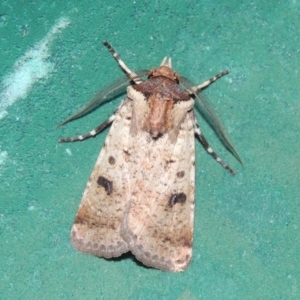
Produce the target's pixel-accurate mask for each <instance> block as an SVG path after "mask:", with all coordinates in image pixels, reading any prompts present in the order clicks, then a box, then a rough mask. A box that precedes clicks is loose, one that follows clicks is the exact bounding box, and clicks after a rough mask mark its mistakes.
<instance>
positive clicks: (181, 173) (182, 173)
mask: <svg viewBox="0 0 300 300" xmlns="http://www.w3.org/2000/svg"><path fill="white" fill-rule="evenodd" d="M184 175H185V172H184V171H179V172H177V177H178V178H183V177H184Z"/></svg>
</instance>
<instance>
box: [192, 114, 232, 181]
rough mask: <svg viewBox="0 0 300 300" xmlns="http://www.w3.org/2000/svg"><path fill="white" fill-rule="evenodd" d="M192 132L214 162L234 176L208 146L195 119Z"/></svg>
mask: <svg viewBox="0 0 300 300" xmlns="http://www.w3.org/2000/svg"><path fill="white" fill-rule="evenodd" d="M194 130H195V135H196V137H197V138H198V139H199V140H200V142H201V144H202V145H203V147H204V149H205V150H206V151H207V152H208V154H210V155H211V156H212V157H213V158H214V159H215V161H217V162H218V163H219V164H220V165H221V166H222V167H223V168H224V169H226V170H227V171H228V172H230V173H231V174H232V175H235V171H234V170H233V169H231V168H230V167H229V166H228V165H227V164H226V163H225V162H224V161H223V160H222V159H221V158H220V157H219V156H218V154H217V153H216V152H215V151H214V150H213V148H212V147H211V146H210V145H209V143H208V142H207V140H206V138H205V137H204V135H203V134H202V132H201V130H200V127H199V125H198V123H197V120H196V118H194Z"/></svg>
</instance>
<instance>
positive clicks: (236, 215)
mask: <svg viewBox="0 0 300 300" xmlns="http://www.w3.org/2000/svg"><path fill="white" fill-rule="evenodd" d="M299 16H300V1H298V0H288V1H258V0H254V1H236V0H228V1H216V0H215V1H209V0H206V1H204V0H203V1H192V0H191V1H188V0H186V1H181V0H180V1H176V3H175V1H154V0H152V1H139V0H136V1H123V0H120V1H90V0H87V1H64V4H62V1H39V0H37V1H30V2H29V1H1V4H0V36H1V37H0V44H1V51H0V70H1V73H0V76H1V80H2V79H3V78H4V77H5V76H6V75H7V74H9V73H11V72H13V70H14V63H15V61H17V59H18V58H19V57H21V56H22V55H24V54H25V52H26V51H28V50H29V49H30V47H32V46H33V45H35V44H36V43H37V42H39V41H40V40H41V39H43V38H44V37H45V36H46V34H47V32H48V31H49V30H50V28H51V27H52V26H53V25H54V24H55V23H56V22H57V20H58V19H59V18H60V17H65V18H68V19H69V20H70V22H71V23H70V25H69V26H68V27H67V28H66V29H64V30H63V31H62V32H61V33H60V34H59V35H57V36H56V37H55V39H54V40H53V42H52V44H51V47H50V54H49V57H48V59H47V61H48V62H51V63H53V64H55V67H54V70H53V71H52V73H51V75H50V76H48V77H47V78H44V79H42V80H40V81H39V82H38V83H36V84H35V85H34V86H32V89H31V90H30V92H29V93H28V95H27V97H26V98H24V99H22V100H20V101H17V102H15V103H14V104H13V105H12V106H10V107H8V108H7V112H8V115H7V116H6V117H5V118H3V119H2V120H0V151H1V156H0V200H1V201H0V226H1V229H0V230H1V231H0V298H1V299H181V300H183V299H184V300H186V299H187V300H192V299H214V300H217V299H272V300H275V299H284V300H286V299H300V271H299V269H300V251H299V248H300V234H299V230H300V218H299V216H300V205H299V200H300V197H299V179H300V176H299V171H300V151H299V138H300V136H299V129H300V126H299V121H300V119H299V116H300V115H299V110H300V104H299V103H300V101H299V94H300V88H299V75H298V74H299V67H300V52H299V50H300V43H299V32H300V18H299ZM104 39H107V40H108V41H110V42H111V43H112V45H113V46H114V47H115V48H116V50H117V51H118V52H119V53H120V55H121V56H122V58H123V59H124V61H125V62H126V63H127V64H128V66H130V67H131V68H132V69H147V68H151V67H153V66H157V65H158V64H159V63H160V62H161V60H162V58H163V57H164V56H171V57H172V59H173V67H174V69H175V70H177V71H178V72H180V73H181V74H182V75H184V76H186V77H188V78H190V79H191V80H192V81H195V82H199V83H200V82H201V81H203V80H205V79H206V78H209V77H211V76H213V75H215V74H216V73H218V72H219V71H221V70H223V69H227V68H228V69H230V71H231V73H230V75H228V76H227V77H224V78H223V79H221V80H219V81H218V82H217V83H215V84H214V85H213V86H211V87H210V88H209V89H208V90H207V91H206V94H207V96H208V97H209V98H210V101H211V103H212V104H213V105H214V107H215V108H216V109H217V110H218V112H219V114H220V116H221V118H222V120H223V123H224V127H225V128H226V130H227V131H228V133H229V135H230V136H231V139H232V141H233V143H234V145H235V147H236V148H237V150H238V152H239V153H240V155H241V156H242V158H243V161H244V165H243V166H241V165H240V164H239V163H238V162H237V161H236V160H235V159H234V157H232V155H231V154H230V153H228V152H227V151H226V150H225V149H224V147H223V145H222V144H221V142H220V141H219V140H218V138H217V137H216V135H215V134H214V132H213V131H212V130H211V129H210V128H209V126H207V125H206V123H205V122H204V121H203V120H201V119H200V124H201V125H202V129H203V131H204V133H205V135H206V137H207V138H208V140H209V142H210V143H211V144H212V146H213V147H214V149H215V150H216V151H217V152H218V153H219V154H220V156H221V157H222V158H223V159H225V161H227V162H228V163H229V164H230V165H231V166H232V167H233V168H234V169H235V170H236V171H237V175H236V176H234V177H233V176H231V175H230V174H228V173H227V172H226V171H225V170H223V169H222V168H221V167H220V166H219V165H218V164H216V163H215V162H214V161H213V159H211V157H210V156H209V155H207V154H206V153H205V151H204V150H203V148H202V147H201V146H200V145H197V160H196V164H197V171H196V188H197V192H196V201H197V205H196V217H195V238H194V240H195V242H194V256H193V261H192V263H191V265H190V267H189V269H188V270H187V271H185V272H183V273H180V274H172V273H167V272H161V271H158V270H154V269H149V268H145V267H143V266H142V265H140V264H138V263H137V262H136V261H135V260H133V259H132V257H130V256H128V257H125V258H124V259H121V260H114V261H109V260H105V259H99V258H96V257H93V256H88V255H84V254H81V253H79V252H77V251H75V250H74V249H73V248H72V246H71V245H70V241H69V230H70V227H71V225H72V222H73V218H74V215H75V213H76V210H77V208H78V205H79V202H80V199H81V195H82V192H83V190H84V188H85V185H86V182H87V179H88V177H89V175H90V173H91V171H92V168H93V165H94V163H95V160H96V158H97V156H98V154H99V151H100V148H101V146H102V144H103V141H104V139H105V136H106V133H107V131H105V132H104V133H103V134H101V135H99V136H97V137H96V138H94V139H89V140H87V141H85V142H81V143H73V144H58V143H57V139H58V138H59V137H61V136H72V135H74V134H78V133H84V132H86V131H89V130H90V129H92V128H94V127H95V126H96V125H98V124H99V123H100V122H102V121H103V120H104V119H105V118H106V117H108V116H109V115H110V113H111V112H112V111H113V110H114V108H115V107H116V106H117V103H118V100H116V101H115V102H113V103H111V102H109V103H108V104H107V105H105V106H103V107H102V108H101V109H98V110H97V111H95V112H94V113H92V114H90V115H89V116H87V117H85V118H82V119H80V120H78V121H76V122H72V123H70V124H68V125H66V126H65V127H62V128H59V129H57V130H55V126H56V125H57V124H58V123H60V122H61V121H62V120H64V119H65V118H66V117H68V116H69V115H70V114H72V113H73V112H75V111H76V110H77V109H78V108H79V107H80V106H81V105H82V104H84V103H86V102H87V101H88V100H89V98H90V97H91V96H92V95H93V93H94V92H96V91H97V90H99V89H100V88H101V87H103V86H105V85H106V84H108V83H110V82H111V81H112V80H114V79H116V78H118V77H119V76H120V75H121V74H122V72H121V71H120V70H119V68H118V66H117V64H116V63H115V61H114V60H113V59H112V58H111V56H110V54H109V53H108V51H107V50H106V49H105V48H104V47H103V46H102V43H101V41H102V40H104ZM1 89H2V90H3V89H4V86H2V87H1ZM120 99H121V98H120ZM0 101H1V99H0ZM0 108H1V107H0Z"/></svg>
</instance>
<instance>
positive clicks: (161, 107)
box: [145, 94, 174, 138]
mask: <svg viewBox="0 0 300 300" xmlns="http://www.w3.org/2000/svg"><path fill="white" fill-rule="evenodd" d="M148 103H149V114H148V118H147V119H146V124H145V129H146V131H147V132H149V133H150V135H151V136H152V137H153V138H157V137H159V136H161V135H163V134H164V133H166V132H167V131H168V130H170V129H171V127H172V114H171V111H172V107H173V104H174V101H173V99H172V98H167V97H165V96H164V97H162V96H161V95H160V94H154V95H151V96H150V97H149V100H148Z"/></svg>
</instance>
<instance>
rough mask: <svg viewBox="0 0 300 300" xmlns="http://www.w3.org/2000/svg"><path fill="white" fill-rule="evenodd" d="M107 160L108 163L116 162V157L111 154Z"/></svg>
mask: <svg viewBox="0 0 300 300" xmlns="http://www.w3.org/2000/svg"><path fill="white" fill-rule="evenodd" d="M108 162H109V164H110V165H114V164H115V163H116V159H115V158H114V157H113V156H110V157H109V158H108Z"/></svg>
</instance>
